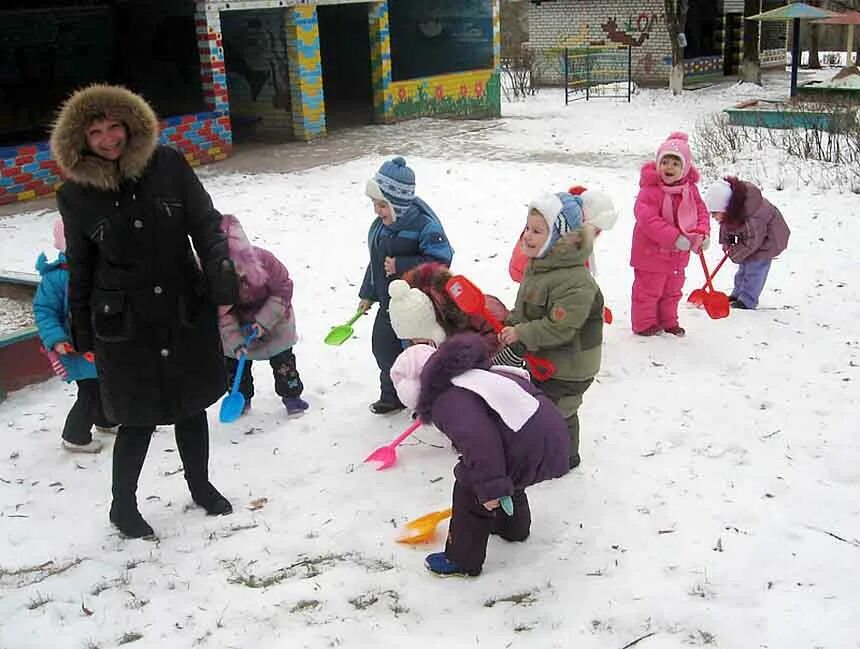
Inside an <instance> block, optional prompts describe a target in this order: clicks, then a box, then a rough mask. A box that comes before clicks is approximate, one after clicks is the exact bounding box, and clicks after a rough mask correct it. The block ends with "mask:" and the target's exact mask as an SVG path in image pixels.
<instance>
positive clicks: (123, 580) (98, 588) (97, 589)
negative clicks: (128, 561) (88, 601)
mask: <svg viewBox="0 0 860 649" xmlns="http://www.w3.org/2000/svg"><path fill="white" fill-rule="evenodd" d="M130 582H131V579H130V578H129V576H128V573H127V572H126V573H123V574H122V575H120V576H119V577H114V578H113V579H104V580H102V581H100V582H98V583H97V584H96V585H95V586H93V587H92V588H91V589H90V595H92V596H94V597H98V596H99V595H101V594H102V593H103V592H105V591H106V590H110V589H111V588H119V587H120V586H128V585H129V583H130Z"/></svg>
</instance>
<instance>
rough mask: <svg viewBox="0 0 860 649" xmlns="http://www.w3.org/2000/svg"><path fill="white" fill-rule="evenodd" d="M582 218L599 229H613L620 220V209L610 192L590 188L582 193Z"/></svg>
mask: <svg viewBox="0 0 860 649" xmlns="http://www.w3.org/2000/svg"><path fill="white" fill-rule="evenodd" d="M580 198H581V199H582V220H583V221H585V223H588V224H590V225H593V226H594V227H596V228H597V229H598V230H611V229H612V226H614V225H615V223H616V222H617V221H618V210H617V209H615V204H614V203H613V202H612V199H611V198H610V197H609V194H606V193H604V192H599V191H596V190H594V189H588V190H586V191H584V192H583V193H582V194H580Z"/></svg>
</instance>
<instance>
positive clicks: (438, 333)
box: [388, 279, 445, 345]
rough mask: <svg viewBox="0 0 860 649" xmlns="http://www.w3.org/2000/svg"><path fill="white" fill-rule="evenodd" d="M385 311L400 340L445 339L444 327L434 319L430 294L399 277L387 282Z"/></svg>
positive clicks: (437, 341) (436, 341) (434, 340)
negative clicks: (386, 305) (388, 297)
mask: <svg viewBox="0 0 860 649" xmlns="http://www.w3.org/2000/svg"><path fill="white" fill-rule="evenodd" d="M388 295H389V296H391V302H389V303H388V314H389V316H391V327H392V329H394V333H396V334H397V337H398V338H400V339H401V340H432V341H433V342H434V343H435V344H437V345H441V344H442V343H443V342H445V330H444V329H442V327H441V326H440V325H439V322H438V321H437V320H436V310H435V309H434V308H433V302H431V301H430V296H429V295H427V294H426V293H424V292H423V291H420V290H419V289H417V288H412V287H411V286H409V284H407V283H406V282H405V281H403V280H402V279H396V280H394V281H393V282H391V284H389V285H388Z"/></svg>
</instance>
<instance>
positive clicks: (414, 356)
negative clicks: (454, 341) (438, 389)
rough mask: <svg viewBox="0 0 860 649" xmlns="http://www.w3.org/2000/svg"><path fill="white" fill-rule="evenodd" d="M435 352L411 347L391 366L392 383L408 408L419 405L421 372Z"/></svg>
mask: <svg viewBox="0 0 860 649" xmlns="http://www.w3.org/2000/svg"><path fill="white" fill-rule="evenodd" d="M413 290H415V289H413ZM435 351H436V350H435V349H434V348H433V347H431V346H430V345H410V346H409V347H407V348H406V349H404V350H403V351H402V352H400V355H399V356H398V357H397V359H396V360H395V361H394V365H392V366H391V382H392V383H394V389H395V390H396V391H397V398H398V399H400V401H401V403H403V404H404V405H405V406H406V407H407V408H413V409H414V408H415V407H416V406H417V405H418V398H419V397H420V396H421V371H422V370H423V369H424V365H426V364H427V361H428V360H429V358H430V357H431V356H432V355H433V354H434V353H435Z"/></svg>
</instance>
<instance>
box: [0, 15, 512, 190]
mask: <svg viewBox="0 0 860 649" xmlns="http://www.w3.org/2000/svg"><path fill="white" fill-rule="evenodd" d="M410 3H411V0H387V1H376V2H369V3H366V4H367V8H368V14H367V18H368V20H367V29H368V33H369V37H370V51H371V61H370V66H369V70H370V75H371V80H372V85H373V108H374V111H373V114H374V118H375V120H376V121H378V122H387V121H395V120H399V119H408V118H413V117H421V116H434V115H435V116H442V115H444V116H462V117H492V116H498V115H499V114H500V110H501V88H500V85H499V83H500V81H499V65H500V43H501V40H500V30H499V0H429V1H428V2H426V3H424V2H422V3H420V4H421V5H422V9H421V12H420V15H419V14H418V13H415V12H414V11H412V10H408V11H407V13H406V14H402V15H408V16H411V19H414V20H416V21H417V22H415V23H414V24H413V27H414V29H418V30H423V32H424V34H425V37H426V38H429V40H431V41H432V40H433V39H434V38H437V37H441V36H440V35H441V34H445V38H446V39H448V41H447V42H448V43H449V44H450V43H455V44H456V47H455V48H454V51H452V53H451V56H449V57H447V58H440V57H436V58H435V59H433V60H434V61H435V63H434V65H441V64H440V63H439V61H444V62H445V65H446V66H448V67H447V68H445V69H446V71H445V73H443V74H421V75H418V76H416V77H415V78H403V79H400V80H397V81H395V80H394V63H395V61H396V53H395V52H393V51H392V36H391V25H390V22H389V21H390V8H391V6H392V5H394V6H401V8H402V7H406V6H407V5H408V4H410ZM284 4H288V5H290V4H292V6H287V7H284V6H283V5H284ZM330 4H337V3H336V2H334V3H330ZM424 5H426V6H424ZM189 7H190V9H193V13H189ZM166 11H167V15H166V17H165V19H164V20H162V21H160V22H155V23H153V24H156V25H159V24H161V23H165V25H164V26H162V27H161V28H160V29H162V33H173V32H176V33H177V34H178V33H180V32H181V31H182V30H183V29H190V32H189V34H191V33H193V34H194V37H193V38H192V37H191V36H189V39H191V40H194V41H196V43H195V44H193V45H192V50H194V48H195V47H196V55H197V60H196V62H195V67H196V68H198V69H197V76H196V78H195V79H194V80H191V81H189V80H188V79H185V76H187V75H186V74H185V73H184V72H182V70H184V69H185V68H187V67H188V66H185V67H182V66H176V74H175V75H174V76H175V77H176V79H177V83H180V82H181V83H182V84H184V85H185V86H189V84H190V87H189V88H186V89H185V90H184V91H183V92H182V93H180V94H179V95H177V96H178V97H181V98H183V99H182V101H183V102H185V103H184V104H182V105H183V106H189V107H192V106H194V107H196V108H193V109H189V110H187V111H186V112H185V113H178V114H173V115H171V114H170V113H169V112H168V113H167V115H168V116H167V117H165V118H164V119H163V120H162V121H161V127H162V130H161V139H160V141H161V142H162V143H163V144H167V145H170V146H173V147H175V148H177V149H178V150H180V151H182V152H183V153H184V154H185V157H186V158H187V159H188V160H189V162H190V163H191V164H193V165H197V164H205V163H207V162H212V161H216V160H223V159H224V158H225V157H227V156H228V155H229V154H230V153H231V152H232V149H233V128H234V125H233V121H232V119H231V115H232V117H233V118H234V119H235V120H236V123H237V125H238V126H239V127H240V128H241V127H242V126H245V124H246V123H247V122H252V123H255V124H263V125H265V126H266V127H271V128H274V129H280V130H281V131H282V132H285V133H291V134H292V136H293V137H295V138H297V139H303V140H309V139H312V138H315V137H319V136H321V135H325V133H326V116H325V99H324V96H323V94H324V93H323V82H322V81H323V79H322V74H323V71H322V65H321V59H320V45H319V23H318V20H317V11H316V4H315V3H311V2H309V1H308V0H301V1H298V0H295V1H294V2H292V3H290V2H288V1H287V2H285V0H230V1H226V0H194V1H193V3H192V2H191V0H177V2H176V3H175V4H174V3H170V8H168V9H167V10H166ZM409 11H412V13H409ZM91 13H92V16H93V21H94V22H93V24H94V25H95V24H102V25H104V24H108V23H106V22H105V21H108V20H109V18H108V17H107V16H106V14H105V13H104V12H103V11H95V12H91ZM84 15H90V14H87V12H81V13H80V14H79V17H80V16H84ZM150 22H152V21H150ZM52 24H53V23H52ZM402 25H403V22H401V26H402ZM131 27H133V25H131ZM74 29H81V30H82V34H84V35H83V36H81V37H80V38H89V39H90V40H92V41H93V42H94V43H96V42H100V41H98V38H97V36H96V35H94V33H90V32H87V30H86V29H84V28H83V27H80V26H78V27H75V28H74ZM164 30H167V31H166V32H165V31H164ZM171 30H172V31H171ZM437 30H438V34H437ZM67 31H68V30H66V29H65V28H62V29H59V28H58V29H55V30H54V32H51V33H55V35H56V34H62V33H67ZM91 31H92V30H91ZM96 31H98V30H96ZM87 33H89V34H90V35H89V36H86V34H87ZM225 33H226V34H225ZM22 34H23V32H22ZM434 34H436V36H434ZM42 36H44V34H42ZM22 38H23V36H22ZM34 38H35V37H34ZM40 38H41V36H40ZM99 38H100V37H99ZM140 38H142V36H141V37H140ZM24 40H26V39H24ZM22 42H23V41H22ZM34 42H35V43H36V44H37V45H38V43H39V42H41V41H39V40H38V39H36V40H35V41H34ZM141 42H142V41H141ZM156 45H157V47H161V48H164V47H167V45H166V44H158V43H156ZM156 45H153V47H156ZM93 47H94V48H95V49H93V50H92V51H95V52H98V51H100V50H99V49H98V47H96V46H93ZM147 47H149V46H147ZM157 47H156V49H157ZM171 47H174V46H171ZM176 47H178V48H179V49H182V47H183V46H182V44H179V45H176ZM91 49H92V48H91ZM179 49H176V50H170V49H168V50H164V51H161V50H158V51H155V52H154V53H153V57H154V60H155V61H156V62H157V61H159V60H167V59H170V57H176V58H177V60H179V61H186V59H187V58H188V57H187V53H186V52H185V51H184V50H182V52H180V51H179ZM57 51H58V52H60V51H62V48H60V49H59V50H57ZM159 52H160V53H159ZM135 56H138V59H135V60H138V64H139V67H145V66H146V65H147V63H146V61H147V60H148V59H146V57H145V56H143V53H142V52H138V53H137V54H136V55H135ZM141 57H143V58H141ZM159 57H160V58H159ZM165 57H166V58H165ZM103 58H104V57H96V59H98V60H103ZM431 58H432V57H431ZM94 60H95V59H94ZM413 63H414V64H415V65H418V63H416V62H415V61H413V62H412V63H410V62H409V61H408V60H407V62H406V65H405V66H404V67H403V68H401V69H402V70H408V69H410V68H409V66H410V65H413ZM4 65H7V67H8V61H6V63H5V64H2V63H0V98H3V99H4V102H6V103H4V110H5V111H6V112H5V113H2V114H3V115H6V116H7V117H8V116H9V115H11V114H12V113H11V112H9V111H10V107H12V108H14V107H15V106H16V105H19V104H20V102H16V101H14V97H6V96H5V95H3V92H4V91H5V90H4V88H3V87H2V83H3V81H4V79H5V78H8V77H9V75H10V74H11V73H10V72H9V70H6V69H5V68H4V67H3V66H4ZM153 65H155V64H153ZM183 65H185V64H184V63H183ZM470 66H479V67H476V68H470ZM85 67H86V66H85ZM464 67H465V68H470V69H461V68H464ZM180 68H181V69H180ZM416 69H417V68H416ZM4 70H5V71H4ZM149 72H151V71H148V72H147V74H149ZM17 73H20V70H18V71H17V72H16V74H17ZM78 73H79V74H83V75H84V76H83V77H81V79H82V83H85V82H87V81H89V80H90V78H89V76H87V75H90V76H92V75H96V76H97V77H98V78H97V79H92V80H100V81H104V80H106V79H109V74H108V72H107V71H106V70H105V69H103V68H102V67H99V66H98V65H95V64H94V65H93V66H92V67H88V69H86V70H84V71H81V70H78ZM3 75H6V77H4V76H3ZM183 75H184V76H183ZM150 76H152V75H150ZM141 78H143V77H141ZM168 85H169V84H168ZM169 87H172V86H169ZM63 92H64V94H63V96H65V94H67V93H66V92H65V91H63ZM168 94H169V93H168ZM195 97H196V98H195ZM174 98H175V97H174ZM61 99H62V97H51V99H50V101H49V102H47V101H46V102H43V103H44V104H45V105H46V106H47V105H49V104H50V106H51V114H53V111H54V110H56V106H57V105H58V104H59V102H60V101H61ZM166 99H169V97H167V98H166ZM6 100H8V101H6ZM165 105H167V104H165ZM201 109H202V110H201ZM159 112H160V114H162V115H164V114H165V112H164V111H163V110H162V111H159ZM46 115H47V113H46ZM19 117H20V116H18V117H16V119H18V118H19ZM4 119H5V118H4ZM46 119H47V118H46ZM10 121H11V118H9V119H7V122H10ZM16 123H17V122H16ZM49 123H50V122H49V120H48V121H45V125H47V124H49ZM15 128H18V127H17V126H16V127H15ZM19 130H20V129H19ZM45 135H46V131H45V130H43V131H41V132H39V133H36V135H35V136H34V137H33V139H32V140H30V141H24V142H20V139H19V142H14V141H13V142H9V143H8V145H7V146H0V204H6V203H13V202H16V201H22V200H29V199H33V198H37V197H40V196H49V195H51V194H53V193H54V192H55V191H56V190H57V189H58V188H59V186H60V184H61V182H62V179H61V178H60V174H59V170H58V168H57V165H56V163H55V162H54V161H53V160H52V159H51V154H50V150H49V147H48V143H47V142H46V141H44V140H45V139H46V138H45ZM40 136H41V137H40ZM2 144H3V142H2V141H0V145H2Z"/></svg>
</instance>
